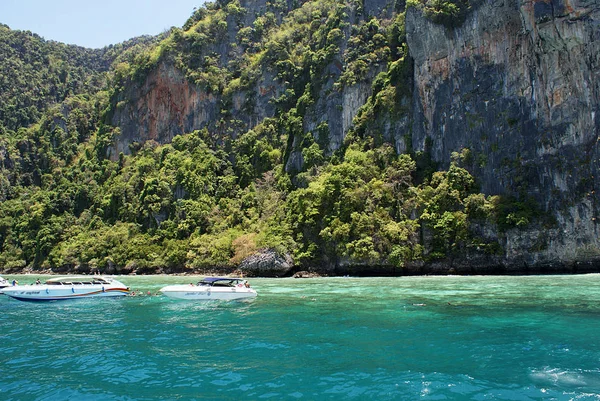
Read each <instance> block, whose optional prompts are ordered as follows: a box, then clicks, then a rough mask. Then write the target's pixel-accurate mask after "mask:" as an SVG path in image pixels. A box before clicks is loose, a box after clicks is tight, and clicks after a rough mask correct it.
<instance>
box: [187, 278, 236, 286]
mask: <svg viewBox="0 0 600 401" xmlns="http://www.w3.org/2000/svg"><path fill="white" fill-rule="evenodd" d="M244 282H246V280H244V279H243V278H239V277H206V278H204V279H202V280H200V281H198V285H208V286H216V287H234V286H235V285H236V284H239V283H244Z"/></svg>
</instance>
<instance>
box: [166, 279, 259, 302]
mask: <svg viewBox="0 0 600 401" xmlns="http://www.w3.org/2000/svg"><path fill="white" fill-rule="evenodd" d="M160 292H162V293H163V294H164V295H165V296H167V297H169V298H177V299H190V300H205V301H209V300H226V301H232V300H241V299H250V298H256V296H257V293H256V291H255V290H254V289H253V288H251V287H250V284H249V283H248V281H247V280H244V279H243V278H231V277H206V278H205V279H203V280H201V281H199V282H198V284H196V285H194V284H178V285H168V286H166V287H163V288H161V289H160Z"/></svg>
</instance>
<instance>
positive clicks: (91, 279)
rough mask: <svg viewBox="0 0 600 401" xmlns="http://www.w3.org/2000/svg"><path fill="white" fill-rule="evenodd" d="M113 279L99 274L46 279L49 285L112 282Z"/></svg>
mask: <svg viewBox="0 0 600 401" xmlns="http://www.w3.org/2000/svg"><path fill="white" fill-rule="evenodd" d="M111 281H112V280H111V279H109V278H106V277H98V276H87V277H56V278H49V279H48V280H46V284H49V285H61V284H62V285H71V284H110V283H111Z"/></svg>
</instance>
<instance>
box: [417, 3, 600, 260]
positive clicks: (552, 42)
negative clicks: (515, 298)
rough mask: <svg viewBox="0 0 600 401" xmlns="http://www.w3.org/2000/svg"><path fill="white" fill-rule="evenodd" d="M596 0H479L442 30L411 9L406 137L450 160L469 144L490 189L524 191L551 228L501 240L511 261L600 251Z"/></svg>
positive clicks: (587, 256) (583, 256) (585, 256)
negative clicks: (411, 85)
mask: <svg viewBox="0 0 600 401" xmlns="http://www.w3.org/2000/svg"><path fill="white" fill-rule="evenodd" d="M599 18H600V2H598V1H562V0H552V1H549V0H544V1H542V0H540V1H508V0H494V1H486V2H483V3H482V5H480V6H478V7H475V9H474V10H472V12H471V13H470V14H469V15H468V16H467V18H466V21H465V22H464V23H463V24H462V25H461V26H460V27H458V28H455V29H453V30H449V29H447V28H445V27H443V26H440V25H436V24H434V23H432V22H431V21H429V20H428V19H427V18H425V17H424V16H423V14H422V13H421V12H420V11H419V10H417V9H415V8H411V9H409V10H408V12H407V16H406V30H407V39H408V43H409V47H410V53H411V56H412V57H413V59H414V65H415V68H414V71H415V72H414V99H413V101H414V102H413V110H412V120H413V126H412V141H413V147H414V148H416V149H424V148H425V146H426V142H428V141H429V143H430V144H431V149H430V150H431V153H432V156H433V158H434V159H435V160H437V161H440V162H442V165H448V163H449V161H450V155H451V152H453V151H459V150H460V149H461V148H469V149H471V151H472V152H473V154H474V157H473V162H472V165H471V168H472V171H473V172H474V173H475V175H476V176H477V177H478V179H479V182H480V184H481V186H482V189H483V191H484V192H485V193H488V194H506V193H512V194H520V195H521V196H532V197H534V198H535V199H536V201H537V202H539V203H540V204H541V205H543V209H544V211H545V213H547V214H553V215H554V216H555V217H556V222H555V224H551V225H549V226H547V227H537V228H536V229H530V230H526V231H518V230H513V231H510V232H508V233H507V234H506V235H505V236H504V235H503V236H500V237H499V238H498V240H499V241H501V242H502V243H503V245H505V249H506V254H505V255H504V257H503V259H504V260H503V262H504V263H505V264H507V265H510V266H517V267H520V266H523V265H530V266H531V265H544V264H547V265H551V264H557V263H558V264H570V263H572V262H575V261H580V262H581V261H590V260H596V259H597V258H598V257H599V256H600V242H599V237H598V226H597V219H598V217H600V216H599V210H598V205H599V203H598V201H599V198H598V194H597V193H596V189H597V188H596V187H597V184H598V178H597V177H598V174H599V171H598V168H599V165H600V164H599V161H600V160H599V156H600V154H599V148H598V135H599V134H600V121H599V120H598V119H597V115H598V112H599V111H600V110H599V108H600V81H599V78H600V57H599V54H600V52H599V50H600V41H599V39H600V30H599V29H598V26H599V25H598V24H599Z"/></svg>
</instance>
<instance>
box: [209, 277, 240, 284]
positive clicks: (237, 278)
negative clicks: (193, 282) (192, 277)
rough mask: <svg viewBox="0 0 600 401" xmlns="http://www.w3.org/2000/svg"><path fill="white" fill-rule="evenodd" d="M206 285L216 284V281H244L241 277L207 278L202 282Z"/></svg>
mask: <svg viewBox="0 0 600 401" xmlns="http://www.w3.org/2000/svg"><path fill="white" fill-rule="evenodd" d="M201 281H202V282H204V283H214V282H215V281H244V279H243V278H239V277H206V278H203V279H202V280H201Z"/></svg>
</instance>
